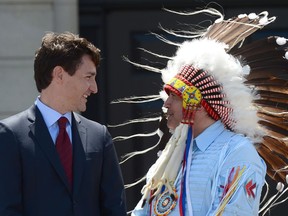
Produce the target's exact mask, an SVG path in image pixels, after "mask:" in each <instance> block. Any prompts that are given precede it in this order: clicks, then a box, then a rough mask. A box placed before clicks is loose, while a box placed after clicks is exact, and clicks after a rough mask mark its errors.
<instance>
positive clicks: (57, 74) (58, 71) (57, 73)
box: [52, 66, 65, 82]
mask: <svg viewBox="0 0 288 216" xmlns="http://www.w3.org/2000/svg"><path fill="white" fill-rule="evenodd" d="M64 73H65V71H64V69H63V67H61V66H56V67H54V69H53V71H52V79H53V80H55V81H56V82H62V80H63V75H64Z"/></svg>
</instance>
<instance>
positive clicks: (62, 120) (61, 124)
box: [58, 116, 68, 128]
mask: <svg viewBox="0 0 288 216" xmlns="http://www.w3.org/2000/svg"><path fill="white" fill-rule="evenodd" d="M67 121H68V119H67V118H66V117H63V116H62V117H61V118H59V119H58V126H59V128H66V123H67Z"/></svg>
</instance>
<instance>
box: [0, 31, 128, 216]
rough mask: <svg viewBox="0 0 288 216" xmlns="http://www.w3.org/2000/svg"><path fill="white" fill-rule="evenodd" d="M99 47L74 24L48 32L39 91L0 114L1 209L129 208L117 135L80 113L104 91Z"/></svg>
mask: <svg viewBox="0 0 288 216" xmlns="http://www.w3.org/2000/svg"><path fill="white" fill-rule="evenodd" d="M99 52H100V51H99V50H98V49H97V48H96V47H95V46H94V45H93V44H91V43H90V42H88V41H87V40H86V39H84V38H80V37H78V36H77V35H74V34H72V33H69V32H66V33H62V34H56V33H47V34H46V35H45V36H44V37H43V39H42V45H41V47H40V48H39V49H38V50H37V51H36V55H35V61H34V73H35V74H34V78H35V81H36V86H37V89H38V91H39V92H40V96H39V97H38V98H37V99H36V101H35V104H34V105H33V106H32V107H30V108H29V109H27V110H25V111H24V112H21V113H19V114H17V115H14V116H12V117H9V118H7V119H4V120H2V121H1V122H0V173H1V176H0V216H8V215H9V216H20V215H21V216H100V215H111V216H112V215H113V216H122V215H126V204H125V191H124V186H123V179H122V175H121V171H120V168H119V164H118V159H117V155H116V152H115V149H114V146H113V143H112V140H111V136H110V134H109V132H108V131H107V128H106V127H105V126H103V125H100V124H98V123H96V122H93V121H91V120H88V119H86V118H84V117H82V116H81V115H79V114H77V113H75V112H82V111H85V109H86V102H87V97H88V96H90V95H91V94H95V93H97V91H98V89H97V83H96V81H95V77H96V75H97V70H96V68H97V66H98V65H99V61H100V54H99ZM60 118H61V120H58V119H60ZM60 122H62V124H61V123H60ZM61 125H64V126H61Z"/></svg>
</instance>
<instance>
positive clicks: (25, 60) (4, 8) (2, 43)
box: [0, 0, 78, 119]
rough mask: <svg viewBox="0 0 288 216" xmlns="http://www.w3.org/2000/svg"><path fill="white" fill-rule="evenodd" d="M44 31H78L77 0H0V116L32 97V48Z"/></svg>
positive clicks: (20, 107)
mask: <svg viewBox="0 0 288 216" xmlns="http://www.w3.org/2000/svg"><path fill="white" fill-rule="evenodd" d="M47 31H56V32H62V31H71V32H73V33H78V0H0V101H1V102H0V119H3V118H5V117H7V116H10V115H13V114H15V113H17V112H19V111H22V110H24V109H26V108H27V107H29V106H30V105H31V104H32V103H33V102H34V101H35V98H36V97H37V95H38V92H37V89H36V87H35V83H34V79H33V61H34V52H35V50H36V49H37V48H38V47H39V46H40V43H41V38H42V37H43V35H44V34H45V32H47Z"/></svg>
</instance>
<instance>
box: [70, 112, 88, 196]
mask: <svg viewBox="0 0 288 216" xmlns="http://www.w3.org/2000/svg"><path fill="white" fill-rule="evenodd" d="M86 130H87V129H86V127H84V126H83V124H81V120H80V118H79V117H78V116H77V115H75V114H73V115H72V134H73V135H72V136H73V138H72V142H73V196H74V198H75V197H76V196H77V194H78V191H79V189H80V185H81V181H82V176H83V173H84V171H85V170H84V168H85V160H86V157H85V151H84V148H85V146H86V135H87V134H86Z"/></svg>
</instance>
